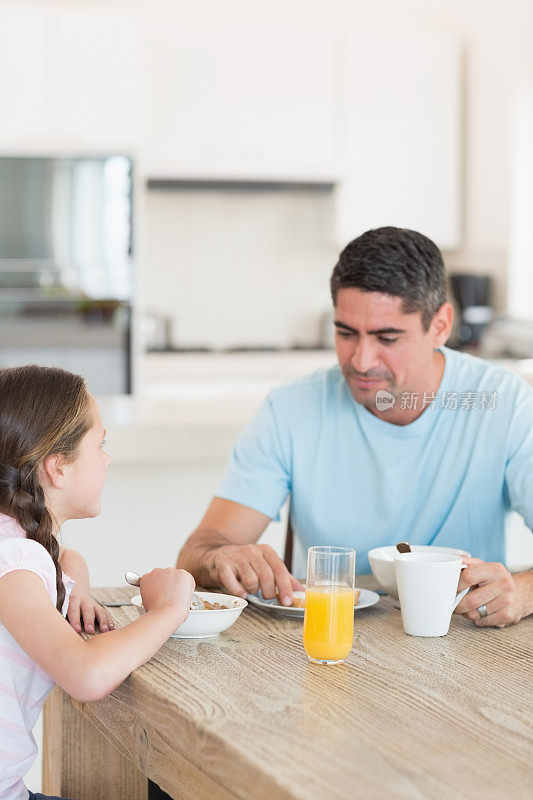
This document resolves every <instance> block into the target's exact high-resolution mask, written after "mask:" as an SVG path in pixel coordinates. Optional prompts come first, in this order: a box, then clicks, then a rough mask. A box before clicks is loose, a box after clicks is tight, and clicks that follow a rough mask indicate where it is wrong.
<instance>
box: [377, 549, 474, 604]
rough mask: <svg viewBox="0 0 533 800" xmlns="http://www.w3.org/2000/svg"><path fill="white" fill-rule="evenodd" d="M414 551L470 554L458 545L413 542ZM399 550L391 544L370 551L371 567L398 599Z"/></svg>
mask: <svg viewBox="0 0 533 800" xmlns="http://www.w3.org/2000/svg"><path fill="white" fill-rule="evenodd" d="M411 550H412V551H413V553H448V555H457V556H469V555H470V553H469V552H467V551H466V550H458V549H457V548H456V547H438V546H437V545H430V544H412V545H411ZM396 552H397V550H396V545H394V544H390V545H387V546H386V547H374V549H373V550H369V551H368V560H369V561H370V568H371V570H372V572H373V573H374V577H375V578H376V579H377V581H378V583H379V585H380V586H381V588H382V589H384V590H385V591H386V592H387V594H390V595H391V597H395V598H396V599H398V587H397V585H396V568H395V566H394V554H395V553H396Z"/></svg>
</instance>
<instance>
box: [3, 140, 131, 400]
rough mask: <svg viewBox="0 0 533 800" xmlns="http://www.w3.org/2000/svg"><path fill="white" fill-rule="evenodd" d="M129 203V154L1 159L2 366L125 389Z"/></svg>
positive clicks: (107, 389) (105, 389)
mask: <svg viewBox="0 0 533 800" xmlns="http://www.w3.org/2000/svg"><path fill="white" fill-rule="evenodd" d="M132 209H133V164H132V161H131V159H130V158H128V157H127V156H122V155H108V156H86V157H80V156H76V157H69V158H51V157H42V158H26V157H3V158H0V366H11V365H14V364H22V363H39V364H48V365H49V364H55V365H57V366H62V367H64V368H65V369H70V370H73V371H75V372H79V373H81V374H83V375H85V376H86V378H87V381H88V384H89V389H90V390H91V392H93V393H94V394H115V393H123V392H129V391H131V303H132V299H133V279H132V259H133V213H132Z"/></svg>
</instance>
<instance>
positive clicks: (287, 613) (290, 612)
mask: <svg viewBox="0 0 533 800" xmlns="http://www.w3.org/2000/svg"><path fill="white" fill-rule="evenodd" d="M359 591H360V592H361V594H360V595H359V599H358V600H357V605H356V606H355V610H356V611H360V610H361V609H363V608H369V607H370V606H375V605H376V603H378V602H379V594H377V593H376V592H371V591H370V589H359ZM298 594H302V595H303V592H298ZM248 602H250V603H252V605H254V606H259V608H267V609H268V610H269V611H275V612H276V613H277V614H280V615H281V616H284V617H300V618H301V619H303V615H304V609H303V608H291V607H290V606H288V607H287V606H280V605H278V604H277V603H273V602H272V600H263V596H262V595H261V592H258V593H257V594H249V595H248Z"/></svg>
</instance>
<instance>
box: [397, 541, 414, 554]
mask: <svg viewBox="0 0 533 800" xmlns="http://www.w3.org/2000/svg"><path fill="white" fill-rule="evenodd" d="M396 550H397V551H398V552H399V553H410V552H411V547H410V545H409V543H408V542H398V544H397V545H396Z"/></svg>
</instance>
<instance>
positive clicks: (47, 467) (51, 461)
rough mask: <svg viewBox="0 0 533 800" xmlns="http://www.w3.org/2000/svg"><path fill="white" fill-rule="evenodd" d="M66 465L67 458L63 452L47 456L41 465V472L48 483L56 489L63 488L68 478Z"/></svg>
mask: <svg viewBox="0 0 533 800" xmlns="http://www.w3.org/2000/svg"><path fill="white" fill-rule="evenodd" d="M65 467H66V462H65V458H64V456H62V455H61V453H55V454H54V455H51V456H48V458H45V460H44V461H43V463H42V465H41V472H42V475H43V477H44V479H45V481H46V483H48V485H49V486H52V487H53V488H54V489H62V488H63V486H64V485H65V479H66V469H65Z"/></svg>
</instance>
